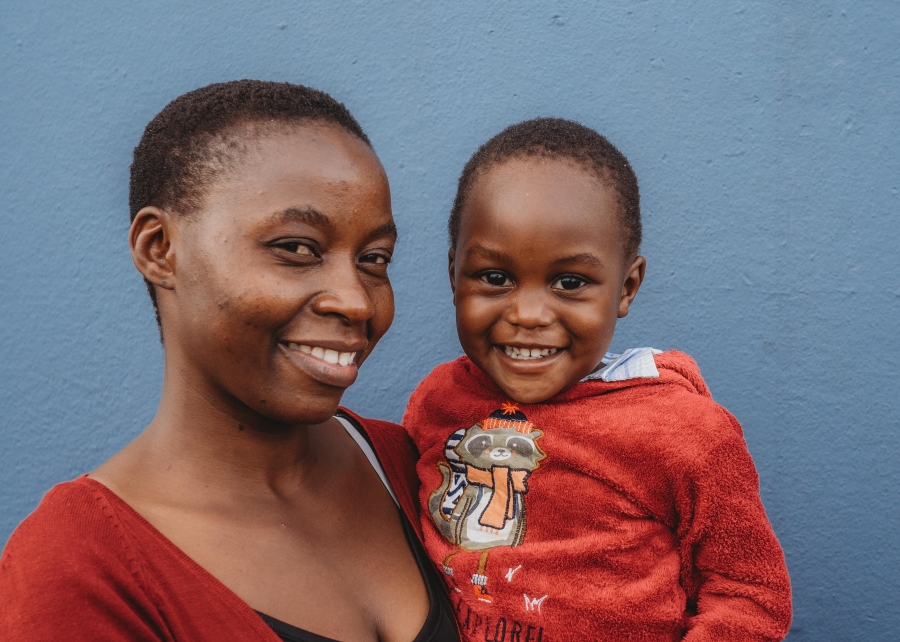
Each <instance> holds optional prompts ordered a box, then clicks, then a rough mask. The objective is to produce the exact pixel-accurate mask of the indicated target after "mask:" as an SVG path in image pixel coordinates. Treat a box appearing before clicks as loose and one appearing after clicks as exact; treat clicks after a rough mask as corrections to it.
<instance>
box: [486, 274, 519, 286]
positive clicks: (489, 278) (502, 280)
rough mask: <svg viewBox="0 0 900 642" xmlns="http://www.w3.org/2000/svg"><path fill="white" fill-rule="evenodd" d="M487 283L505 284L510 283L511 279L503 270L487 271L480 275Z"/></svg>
mask: <svg viewBox="0 0 900 642" xmlns="http://www.w3.org/2000/svg"><path fill="white" fill-rule="evenodd" d="M481 278H482V279H484V281H485V283H487V284H488V285H496V286H505V285H512V281H510V280H509V278H507V276H506V275H505V274H503V272H488V273H487V274H485V275H484V276H482V277H481Z"/></svg>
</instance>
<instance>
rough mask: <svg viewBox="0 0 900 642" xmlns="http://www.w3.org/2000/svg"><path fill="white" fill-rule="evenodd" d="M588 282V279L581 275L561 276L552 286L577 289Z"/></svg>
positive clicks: (560, 288) (562, 288)
mask: <svg viewBox="0 0 900 642" xmlns="http://www.w3.org/2000/svg"><path fill="white" fill-rule="evenodd" d="M586 284H587V281H585V280H584V279H582V278H581V277H579V276H572V275H571V274H570V275H567V276H561V277H559V278H558V279H556V281H554V282H553V285H552V287H554V288H556V289H557V290H577V289H578V288H580V287H582V286H584V285H586Z"/></svg>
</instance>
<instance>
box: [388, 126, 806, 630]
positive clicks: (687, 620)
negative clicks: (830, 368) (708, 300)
mask: <svg viewBox="0 0 900 642" xmlns="http://www.w3.org/2000/svg"><path fill="white" fill-rule="evenodd" d="M449 228H450V265H449V269H450V284H451V289H452V291H453V302H454V305H455V306H456V322H457V329H458V332H459V338H460V343H461V344H462V347H463V349H464V351H465V353H466V356H463V357H461V358H459V359H457V360H456V361H453V362H450V363H446V364H444V365H441V366H438V367H437V368H435V370H434V371H433V372H432V373H431V374H430V375H429V376H428V377H427V378H426V379H425V380H424V381H423V382H422V383H421V384H420V385H419V387H418V389H417V390H416V391H415V392H414V393H413V395H412V397H411V398H410V401H409V406H408V408H407V412H406V416H405V418H404V421H403V423H404V425H405V426H406V428H407V430H408V431H409V432H410V434H411V436H412V438H413V440H414V441H415V442H416V445H417V446H418V448H419V451H420V453H421V459H420V461H419V463H418V466H417V472H418V475H419V478H420V480H421V490H420V493H419V498H420V502H421V505H422V508H423V510H422V516H421V519H422V525H423V529H424V536H425V545H426V548H427V550H428V552H429V555H430V556H431V558H432V560H433V561H434V562H435V563H436V564H437V565H438V567H439V568H441V569H442V570H443V572H444V576H445V579H446V581H447V583H448V586H449V588H450V590H451V592H452V595H453V602H454V608H455V612H456V617H457V620H458V622H459V625H460V629H461V631H462V634H463V637H464V638H465V639H468V640H479V641H492V642H557V641H560V642H561V641H564V640H585V641H588V640H590V641H601V640H602V641H607V640H641V641H645V640H646V641H649V640H653V641H662V640H667V641H668V640H688V641H690V642H700V641H704V642H713V641H715V642H725V641H738V640H740V641H751V640H753V641H757V640H781V639H782V638H783V637H784V636H785V634H786V633H787V630H788V627H789V625H790V619H791V598H790V583H789V579H788V574H787V570H786V568H785V563H784V557H783V555H782V552H781V548H780V547H779V545H778V541H777V540H776V539H775V535H774V534H773V532H772V528H771V526H770V525H769V522H768V519H767V518H766V514H765V511H764V509H763V506H762V503H761V502H760V497H759V488H758V479H757V474H756V470H755V468H754V466H753V462H752V460H751V459H750V454H749V453H748V452H747V447H746V444H745V443H744V439H743V437H742V432H741V427H740V425H739V424H738V422H737V420H735V418H734V417H732V416H731V415H730V414H729V413H728V412H727V411H726V410H725V409H724V408H722V407H721V406H719V405H717V404H716V403H715V402H714V401H713V400H712V398H711V397H710V393H709V390H708V389H707V387H706V384H705V383H704V381H703V379H702V378H701V376H700V371H699V369H698V368H697V365H696V364H695V363H694V361H693V360H692V359H691V358H690V357H688V356H687V355H685V354H682V353H679V352H663V353H660V352H659V351H657V350H652V349H649V348H639V349H633V350H628V351H626V352H625V353H623V354H621V355H614V354H608V353H607V350H608V348H609V345H610V342H611V340H612V336H613V331H614V330H615V325H616V319H618V318H621V317H624V316H625V315H626V314H628V308H629V306H630V305H631V303H632V301H633V300H634V298H635V295H636V294H637V291H638V288H639V287H640V285H641V281H642V280H643V278H644V270H645V265H646V262H645V260H644V258H643V257H641V256H639V255H638V248H639V246H640V241H641V221H640V208H639V196H638V187H637V179H636V177H635V175H634V172H633V171H632V169H631V167H630V165H629V163H628V161H627V160H626V159H625V157H624V156H623V155H622V154H621V153H620V152H619V151H618V150H617V149H616V148H615V147H613V146H612V145H611V144H610V143H609V142H608V141H607V140H606V139H605V138H603V137H602V136H601V135H599V134H598V133H596V132H595V131H593V130H591V129H588V128H587V127H584V126H582V125H579V124H577V123H574V122H570V121H566V120H560V119H553V118H541V119H536V120H531V121H527V122H523V123H520V124H518V125H514V126H512V127H509V128H508V129H506V130H504V131H503V132H501V133H500V134H498V135H497V136H495V137H494V138H492V139H491V140H489V141H488V142H487V143H486V144H485V145H483V146H482V147H481V148H480V149H479V150H478V151H477V152H476V153H475V155H474V156H473V157H472V158H471V159H470V160H469V162H468V164H467V165H466V167H465V169H464V171H463V173H462V176H461V178H460V180H459V189H458V192H457V196H456V202H455V204H454V208H453V212H452V214H451V217H450V224H449Z"/></svg>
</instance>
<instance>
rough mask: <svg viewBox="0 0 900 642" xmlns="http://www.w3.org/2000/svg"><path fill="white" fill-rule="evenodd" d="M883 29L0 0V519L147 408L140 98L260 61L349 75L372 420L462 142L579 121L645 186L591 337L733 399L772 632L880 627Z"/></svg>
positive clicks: (892, 159) (446, 321)
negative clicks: (371, 203)
mask: <svg viewBox="0 0 900 642" xmlns="http://www.w3.org/2000/svg"><path fill="white" fill-rule="evenodd" d="M514 5H515V6H516V8H512V7H513V6H514ZM898 34H900V4H898V3H896V2H887V1H884V2H867V3H860V2H850V1H846V2H820V1H812V0H803V1H800V0H798V1H795V2H790V3H787V2H760V1H745V2H722V1H721V0H700V1H698V2H692V3H684V2H638V1H634V2H611V1H609V0H607V1H605V2H601V1H585V2H575V1H563V0H561V1H558V2H530V3H511V2H510V3H503V4H501V3H495V2H453V3H449V2H444V3H437V2H409V1H407V2H384V1H383V0H382V1H373V0H359V1H357V2H349V1H343V2H334V1H331V2H324V1H322V2H315V3H313V2H307V3H298V2H291V3H287V2H285V3H281V2H275V1H261V0H219V1H218V2H215V3H212V2H202V3H201V2H184V1H180V2H145V3H122V2H118V1H111V0H94V1H92V2H90V3H85V2H80V3H67V2H61V1H60V2H53V3H49V2H29V3H26V2H13V1H11V0H7V1H6V2H3V3H2V6H0V61H2V62H0V86H2V88H3V89H2V91H0V167H2V169H0V203H2V219H0V274H2V276H3V279H2V285H0V288H2V289H0V293H2V296H0V324H2V326H0V328H2V331H0V408H2V413H3V414H2V419H0V444H2V446H0V542H2V541H5V539H6V537H7V536H8V534H9V533H10V532H11V530H12V529H13V528H14V527H15V525H16V524H17V523H18V522H19V521H20V520H21V519H22V518H23V517H25V515H27V514H28V512H29V511H31V510H32V509H33V507H34V506H35V505H36V504H37V502H38V501H39V499H40V497H41V495H42V493H43V492H44V491H46V490H47V489H48V488H49V487H50V486H51V485H52V484H54V483H56V482H58V481H61V480H65V479H68V478H71V477H73V476H75V475H77V474H79V473H81V472H83V471H87V470H90V469H91V468H92V467H93V466H95V465H97V464H98V463H100V462H101V461H103V460H104V459H105V458H106V457H108V456H109V455H110V454H112V453H113V452H114V451H115V450H116V449H118V448H119V447H121V446H122V445H124V444H125V443H126V442H127V441H128V440H130V439H131V438H132V437H133V436H134V435H135V434H136V433H137V432H138V431H139V430H140V429H141V428H142V427H143V426H144V425H145V424H146V423H147V422H148V421H149V420H150V419H151V417H152V416H153V413H154V410H155V407H156V403H157V399H158V394H159V389H160V379H161V351H160V348H159V345H158V343H157V339H156V330H155V328H154V323H153V318H152V317H153V315H152V312H151V308H150V304H149V302H148V300H147V297H146V295H145V293H144V289H143V285H142V282H141V280H140V278H139V277H138V274H137V273H136V272H135V271H134V269H133V267H132V265H131V261H130V258H129V255H128V251H127V245H126V230H127V227H128V226H127V220H128V215H127V179H128V165H129V162H130V153H131V149H132V148H133V146H134V145H135V144H136V142H137V140H138V138H139V136H140V134H141V131H142V128H143V126H144V125H145V124H146V123H147V121H148V120H149V119H150V118H151V117H152V116H153V115H154V114H155V113H156V112H157V111H158V110H159V109H161V108H162V107H163V105H165V104H166V103H167V102H168V101H169V100H171V99H172V98H174V97H175V96H177V95H178V94H181V93H183V92H185V91H187V90H190V89H193V88H195V87H198V86H200V85H205V84H207V83H210V82H214V81H222V80H228V79H235V78H244V77H252V78H263V79H275V80H290V81H296V82H302V83H305V84H309V85H312V86H314V87H318V88H321V89H324V90H326V91H329V92H331V93H332V94H334V95H335V96H336V97H338V98H339V99H340V100H342V101H344V102H346V103H347V104H348V106H349V107H350V108H351V110H352V111H353V112H354V114H355V115H356V116H357V117H358V118H359V120H360V121H361V122H362V124H363V126H364V127H365V128H366V129H367V131H368V132H369V134H370V136H371V138H372V140H373V142H374V144H375V146H376V149H377V150H378V152H379V153H380V155H381V158H382V160H383V162H384V164H385V166H386V168H387V171H388V174H389V176H390V178H391V182H392V184H393V189H394V199H395V200H394V204H395V214H396V218H397V221H398V224H399V226H400V230H401V237H402V238H401V244H400V245H399V250H398V259H397V261H396V264H395V265H394V266H393V267H392V274H393V279H394V283H395V285H396V292H397V304H398V313H397V320H396V322H395V324H394V327H393V329H392V331H391V332H390V334H389V335H388V337H387V338H386V339H385V340H384V342H383V344H382V346H381V348H380V350H379V351H377V352H376V354H375V356H374V357H373V358H372V360H371V361H370V362H369V363H368V364H367V366H366V367H365V368H364V372H363V375H362V377H361V379H360V381H359V383H358V384H357V385H356V386H355V387H354V388H353V389H352V392H350V393H348V395H347V398H346V400H347V402H348V405H351V406H352V407H354V408H356V409H358V410H359V411H361V412H363V413H365V414H369V415H374V416H381V417H388V418H391V419H399V417H400V415H401V413H402V409H403V406H404V404H405V401H406V398H407V395H408V394H409V392H410V391H411V390H412V388H413V386H414V385H415V383H416V382H417V381H418V380H419V379H420V378H421V377H422V376H423V375H425V374H426V373H427V372H428V370H429V369H430V368H431V367H432V366H434V365H435V364H437V363H438V362H440V361H442V360H446V359H449V358H451V357H454V356H456V355H457V354H458V353H459V348H458V345H457V342H456V338H455V334H454V329H453V323H452V315H451V306H450V297H449V289H448V287H447V283H446V277H445V274H444V272H445V268H444V256H445V240H444V221H445V217H446V214H447V212H448V210H449V207H450V203H451V199H452V196H453V191H454V182H455V180H456V177H457V175H458V172H459V170H460V169H461V167H462V165H463V163H464V162H465V160H466V158H467V157H468V156H469V155H470V154H471V153H472V152H473V151H474V150H475V148H476V147H477V145H478V144H479V143H481V142H482V141H484V140H485V139H486V138H487V137H489V136H490V135H492V134H494V133H495V132H497V131H498V130H499V129H501V128H502V127H504V126H505V125H508V124H510V123H512V122H514V121H517V120H521V119H524V118H528V117H532V116H537V115H559V116H565V117H569V118H574V119H578V120H581V121H582V122H584V123H586V124H589V125H591V126H593V127H595V128H597V129H598V130H600V131H601V132H603V133H605V134H606V135H607V136H608V137H609V138H610V139H611V140H612V141H613V142H615V143H616V144H617V145H618V146H620V148H621V149H622V150H623V151H624V152H625V153H626V154H627V155H628V156H629V157H630V158H631V160H632V162H633V164H634V166H635V168H636V170H637V173H638V176H639V177H640V180H641V185H642V190H643V194H644V200H643V203H644V213H645V221H646V223H645V226H646V242H645V245H644V254H645V255H646V256H647V258H648V261H649V269H648V277H647V281H646V284H645V286H644V289H643V290H642V292H641V295H640V297H639V298H638V302H637V304H636V306H635V307H634V308H633V309H632V310H633V311H632V314H631V316H629V317H628V318H627V319H626V320H625V321H624V322H623V323H622V324H621V325H620V328H619V331H618V334H617V337H616V340H615V343H614V347H627V346H635V345H653V346H656V347H660V348H668V347H677V348H679V349H682V350H685V351H687V352H689V353H691V354H693V355H694V356H695V357H696V359H697V360H698V362H699V363H700V365H701V367H702V368H703V372H704V374H705V376H706V377H707V379H708V381H709V384H710V386H711V388H712V390H713V394H714V395H715V397H716V398H717V399H718V400H719V401H720V402H721V403H723V404H724V405H725V406H727V407H728V408H729V409H731V410H732V411H733V412H734V413H735V414H736V415H737V417H738V418H739V419H740V420H741V421H742V423H743V425H744V428H745V431H746V436H747V441H748V443H749V446H750V450H751V452H752V454H753V456H754V458H755V459H756V462H757V465H758V467H759V472H760V476H761V482H762V490H763V497H764V501H765V504H766V507H767V509H768V511H769V515H770V516H771V519H772V522H773V524H774V526H775V530H776V532H777V533H778V535H779V537H780V538H781V541H782V543H783V545H784V548H785V550H786V553H787V559H788V563H789V565H790V570H791V575H792V577H793V582H794V591H795V605H796V617H795V624H794V628H793V630H792V633H791V635H790V639H791V640H794V641H800V640H815V641H830V640H835V641H838V640H839V641H842V642H846V641H853V640H865V641H867V642H871V641H873V640H894V639H897V631H898V629H900V599H898V596H900V550H898V549H900V508H898V501H897V489H898V487H900V430H898V428H900V426H898V423H900V421H898V416H900V413H898V410H900V401H898V398H900V391H898V386H897V373H898V361H900V359H898V353H900V338H898V333H897V328H898V323H897V320H896V319H897V315H898V313H900V277H898V265H900V261H898V245H900V216H898V204H900V197H898V188H900V154H898V151H897V143H898V139H900V137H898V134H900V37H898Z"/></svg>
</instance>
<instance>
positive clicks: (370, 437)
mask: <svg viewBox="0 0 900 642" xmlns="http://www.w3.org/2000/svg"><path fill="white" fill-rule="evenodd" d="M337 414H338V416H344V417H348V418H350V419H352V420H353V422H354V423H355V424H356V425H357V426H358V427H359V428H360V429H361V432H362V436H363V438H364V439H365V440H366V441H367V442H368V443H369V445H370V446H371V447H372V450H373V451H374V452H375V456H376V457H377V459H378V463H379V464H380V465H381V468H382V470H383V471H384V474H385V476H386V477H387V479H388V482H389V483H390V485H391V488H392V489H393V490H394V494H395V496H396V497H397V501H398V502H399V504H400V507H401V508H402V509H403V511H404V512H405V513H406V515H407V517H409V518H410V521H411V522H412V523H413V524H414V525H417V524H418V519H417V513H418V504H417V502H416V500H415V497H416V496H417V495H418V492H419V478H418V476H417V475H416V462H417V461H418V459H419V452H418V450H416V447H415V444H413V441H412V439H411V438H410V436H409V434H407V432H406V430H404V428H403V426H400V425H398V424H395V423H393V422H390V421H383V420H381V419H368V418H366V417H361V416H360V415H357V414H356V413H354V412H352V411H350V410H347V409H346V408H343V407H341V408H340V409H339V410H338V413H337Z"/></svg>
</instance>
